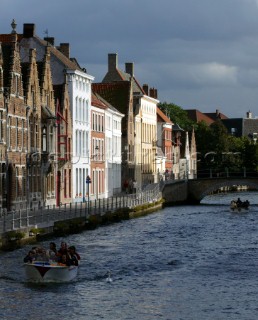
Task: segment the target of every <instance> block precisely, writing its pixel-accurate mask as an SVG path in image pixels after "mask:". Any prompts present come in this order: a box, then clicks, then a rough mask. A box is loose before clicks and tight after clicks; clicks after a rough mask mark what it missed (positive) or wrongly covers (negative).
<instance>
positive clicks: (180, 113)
mask: <svg viewBox="0 0 258 320" xmlns="http://www.w3.org/2000/svg"><path fill="white" fill-rule="evenodd" d="M158 107H159V108H160V109H161V110H162V111H163V112H164V113H165V114H166V115H167V116H168V117H169V118H170V119H171V121H172V122H174V123H177V124H178V125H179V126H180V127H181V128H182V129H184V130H186V131H191V130H192V127H193V124H194V123H193V121H192V120H190V119H189V118H188V115H187V112H186V111H185V110H183V109H182V108H181V107H180V106H178V105H176V104H174V103H167V102H163V103H160V104H159V105H158Z"/></svg>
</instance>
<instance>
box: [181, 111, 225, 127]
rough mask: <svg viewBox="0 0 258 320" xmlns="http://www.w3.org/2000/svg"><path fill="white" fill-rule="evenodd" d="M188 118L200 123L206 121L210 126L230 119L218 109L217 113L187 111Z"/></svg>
mask: <svg viewBox="0 0 258 320" xmlns="http://www.w3.org/2000/svg"><path fill="white" fill-rule="evenodd" d="M185 111H186V112H187V115H188V118H189V119H191V120H192V121H193V122H195V123H198V122H201V121H204V122H205V123H206V124H207V125H208V126H209V125H211V124H212V123H213V122H215V121H217V120H219V119H220V120H222V119H223V120H224V119H228V117H227V116H226V115H224V114H223V113H221V112H220V111H219V110H218V109H217V110H216V112H207V113H206V112H201V111H199V110H197V109H186V110H185Z"/></svg>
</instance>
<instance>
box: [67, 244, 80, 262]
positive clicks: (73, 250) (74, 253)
mask: <svg viewBox="0 0 258 320" xmlns="http://www.w3.org/2000/svg"><path fill="white" fill-rule="evenodd" d="M68 252H69V253H70V254H72V255H75V256H76V258H77V260H81V257H80V255H79V253H78V252H77V251H76V248H75V246H70V247H69V248H68Z"/></svg>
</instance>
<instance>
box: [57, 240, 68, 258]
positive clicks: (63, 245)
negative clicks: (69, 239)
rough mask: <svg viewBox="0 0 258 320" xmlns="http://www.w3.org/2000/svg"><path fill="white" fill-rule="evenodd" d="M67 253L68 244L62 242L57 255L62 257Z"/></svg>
mask: <svg viewBox="0 0 258 320" xmlns="http://www.w3.org/2000/svg"><path fill="white" fill-rule="evenodd" d="M67 252H68V248H67V244H66V242H64V241H62V242H61V247H60V249H59V250H58V251H57V255H58V256H62V255H63V254H67Z"/></svg>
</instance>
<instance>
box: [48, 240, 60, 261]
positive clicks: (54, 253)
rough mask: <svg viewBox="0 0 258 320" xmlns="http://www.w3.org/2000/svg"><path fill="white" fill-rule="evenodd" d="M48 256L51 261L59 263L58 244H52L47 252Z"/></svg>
mask: <svg viewBox="0 0 258 320" xmlns="http://www.w3.org/2000/svg"><path fill="white" fill-rule="evenodd" d="M46 254H47V258H48V259H49V260H54V261H57V259H58V253H57V249H56V244H55V243H54V242H50V244H49V249H48V250H47V252H46Z"/></svg>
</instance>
